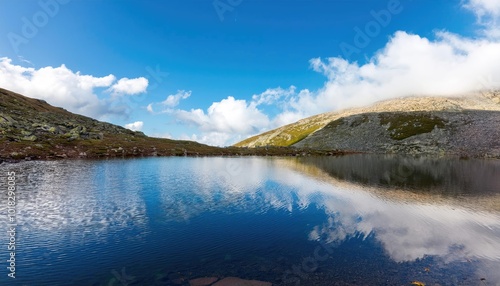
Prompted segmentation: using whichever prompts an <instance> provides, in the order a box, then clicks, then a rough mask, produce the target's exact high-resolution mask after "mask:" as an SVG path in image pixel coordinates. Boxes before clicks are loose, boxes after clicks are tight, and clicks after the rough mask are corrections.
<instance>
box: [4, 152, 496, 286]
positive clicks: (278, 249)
mask: <svg viewBox="0 0 500 286" xmlns="http://www.w3.org/2000/svg"><path fill="white" fill-rule="evenodd" d="M7 171H15V172H16V173H17V174H18V178H17V183H18V190H17V203H18V205H17V219H18V226H17V230H18V232H17V249H16V270H17V271H16V276H17V278H16V279H15V280H12V279H10V278H8V277H7V274H8V270H7V269H6V266H7V262H5V263H3V264H4V266H5V267H2V268H3V269H4V270H2V271H3V273H0V275H1V276H0V285H176V284H175V283H181V285H182V283H184V284H186V285H187V283H188V280H189V279H192V278H197V277H202V276H216V277H227V276H237V277H241V278H245V279H258V280H263V281H270V282H272V283H273V285H410V283H411V282H413V281H421V282H424V283H426V285H434V284H435V283H437V284H439V285H500V273H499V272H498V269H500V180H499V178H500V162H499V161H498V160H458V159H432V158H425V157H422V158H411V157H401V156H376V155H370V156H368V155H355V156H345V157H324V158H323V157H320V158H312V157H309V158H147V159H128V160H108V161H90V160H86V161H54V162H23V163H19V164H13V165H6V164H2V165H0V172H1V176H2V177H1V182H2V185H1V186H0V188H1V190H2V199H1V201H2V202H3V203H2V205H0V214H1V217H0V228H1V229H5V230H6V229H7V225H6V224H7V216H6V201H7V199H6V191H5V190H6V186H5V183H6V177H5V176H6V172H7ZM4 233H5V232H4ZM7 239H8V237H7V236H5V235H3V236H1V237H0V243H1V245H4V246H6V245H7V243H8V241H7ZM0 255H1V256H2V258H1V260H2V261H5V260H6V259H8V252H7V251H6V247H3V246H2V251H0ZM0 272H1V271H0Z"/></svg>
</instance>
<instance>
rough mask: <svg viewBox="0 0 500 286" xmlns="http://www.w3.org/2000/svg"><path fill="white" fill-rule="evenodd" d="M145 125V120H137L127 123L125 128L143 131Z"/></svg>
mask: <svg viewBox="0 0 500 286" xmlns="http://www.w3.org/2000/svg"><path fill="white" fill-rule="evenodd" d="M143 126H144V122H142V121H136V122H133V123H129V124H125V128H127V129H130V130H132V131H141V130H142V127H143Z"/></svg>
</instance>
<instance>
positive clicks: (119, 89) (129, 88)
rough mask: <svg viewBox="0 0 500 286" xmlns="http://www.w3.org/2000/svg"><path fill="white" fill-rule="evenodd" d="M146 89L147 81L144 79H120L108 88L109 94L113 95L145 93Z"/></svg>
mask: <svg viewBox="0 0 500 286" xmlns="http://www.w3.org/2000/svg"><path fill="white" fill-rule="evenodd" d="M147 88H148V80H147V79H146V78H144V77H138V78H132V79H130V78H126V77H124V78H121V79H120V80H118V82H117V83H115V84H113V85H112V86H111V87H110V88H109V92H111V94H113V95H134V94H139V93H143V92H146V89H147Z"/></svg>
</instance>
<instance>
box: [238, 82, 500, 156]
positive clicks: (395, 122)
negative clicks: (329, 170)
mask: <svg viewBox="0 0 500 286" xmlns="http://www.w3.org/2000/svg"><path fill="white" fill-rule="evenodd" d="M384 116H385V118H382V117H384ZM344 121H345V122H344ZM467 122H468V124H471V127H469V128H467V127H466V126H465V123H467ZM410 123H411V124H413V127H411V126H405V125H408V124H410ZM345 124H348V125H345ZM499 126H500V92H498V91H488V92H481V93H472V94H467V95H463V96H458V97H430V96H422V97H405V98H398V99H391V100H385V101H381V102H378V103H376V104H374V105H372V106H369V107H358V108H351V109H347V110H342V111H336V112H327V113H322V114H319V115H314V116H311V117H308V118H305V119H302V120H299V121H297V122H295V123H292V124H288V125H285V126H282V127H279V128H276V129H274V130H270V131H268V132H265V133H262V134H260V135H256V136H253V137H250V138H248V139H245V140H243V141H241V142H238V143H236V144H235V145H234V146H239V147H259V146H292V147H301V148H305V147H307V148H313V149H315V148H318V149H340V150H347V151H352V152H369V153H411V154H438V155H447V154H450V155H460V156H474V157H482V156H486V157H495V158H498V157H500V143H499V142H498V139H496V138H500V127H499ZM326 127H330V128H326ZM325 128H326V129H325ZM374 130H377V132H375V131H374ZM398 130H399V131H402V130H404V131H405V132H403V133H401V134H400V135H399V137H401V138H399V137H398V135H397V134H395V133H394V132H398ZM481 130H485V132H488V134H485V132H482V131H481ZM441 131H443V132H441ZM467 134H469V135H470V136H475V137H476V138H475V139H467V138H465V142H463V141H464V138H462V137H461V136H468V135H467ZM336 135H338V136H336ZM407 135H408V136H407ZM495 136H498V137H495ZM479 139H481V140H483V142H481V140H479ZM455 141H456V142H461V143H460V144H458V143H457V144H455V143H456V142H455ZM366 142H368V143H369V142H376V143H377V144H371V145H370V144H365V143H366ZM360 144H361V145H360ZM362 144H365V145H362ZM431 145H432V148H430V146H431ZM410 146H411V147H410ZM476 147H477V148H479V150H473V149H474V148H476Z"/></svg>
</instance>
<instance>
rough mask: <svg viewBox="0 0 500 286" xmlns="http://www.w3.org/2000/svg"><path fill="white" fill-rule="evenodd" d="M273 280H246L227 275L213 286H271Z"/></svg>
mask: <svg viewBox="0 0 500 286" xmlns="http://www.w3.org/2000/svg"><path fill="white" fill-rule="evenodd" d="M271 285H273V284H272V283H271V282H265V281H259V280H245V279H241V278H238V277H226V278H224V279H222V280H220V281H219V282H217V283H215V284H213V286H271Z"/></svg>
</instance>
